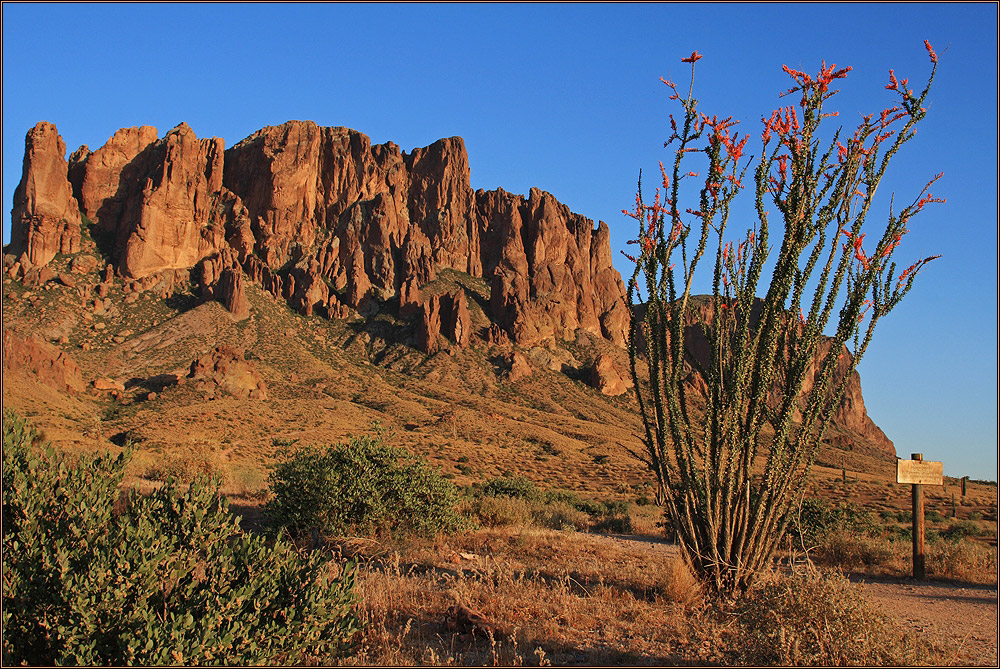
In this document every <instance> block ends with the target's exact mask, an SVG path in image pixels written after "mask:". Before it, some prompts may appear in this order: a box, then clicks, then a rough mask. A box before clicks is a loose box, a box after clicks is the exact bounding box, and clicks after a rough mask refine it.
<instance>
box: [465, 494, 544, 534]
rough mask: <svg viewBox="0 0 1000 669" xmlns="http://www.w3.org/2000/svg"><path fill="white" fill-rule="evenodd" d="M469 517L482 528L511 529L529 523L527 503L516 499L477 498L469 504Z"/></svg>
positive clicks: (529, 512)
mask: <svg viewBox="0 0 1000 669" xmlns="http://www.w3.org/2000/svg"><path fill="white" fill-rule="evenodd" d="M470 510H471V515H472V517H473V519H474V520H476V521H477V522H478V523H479V524H480V525H482V526H483V527H511V526H520V525H528V524H530V523H531V509H530V507H529V506H528V502H526V501H525V500H523V499H518V498H517V497H487V496H484V497H479V498H478V499H476V500H475V501H473V502H472V503H471V509H470Z"/></svg>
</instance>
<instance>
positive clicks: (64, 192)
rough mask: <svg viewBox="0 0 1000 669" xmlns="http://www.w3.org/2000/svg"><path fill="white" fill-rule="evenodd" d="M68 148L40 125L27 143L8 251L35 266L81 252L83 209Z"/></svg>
mask: <svg viewBox="0 0 1000 669" xmlns="http://www.w3.org/2000/svg"><path fill="white" fill-rule="evenodd" d="M67 169H68V167H67V164H66V143H65V142H64V141H63V139H62V137H60V136H59V133H58V131H57V130H56V127H55V126H54V125H52V124H51V123H48V122H46V121H40V122H39V123H38V124H37V125H35V127H34V128H32V129H31V130H29V131H28V134H27V136H26V137H25V138H24V166H23V170H22V173H21V182H20V183H19V184H18V185H17V189H16V190H15V191H14V208H13V209H12V210H11V214H10V217H11V239H10V249H9V252H10V253H12V254H13V255H15V256H20V255H21V254H25V255H26V256H27V260H28V261H29V262H30V263H31V264H32V265H35V266H38V265H45V264H46V263H48V262H49V261H50V260H52V258H54V257H55V255H56V253H75V252H77V251H79V250H80V222H81V219H80V207H79V204H78V203H77V201H76V198H75V197H73V189H72V187H71V186H70V183H69V179H68V178H67Z"/></svg>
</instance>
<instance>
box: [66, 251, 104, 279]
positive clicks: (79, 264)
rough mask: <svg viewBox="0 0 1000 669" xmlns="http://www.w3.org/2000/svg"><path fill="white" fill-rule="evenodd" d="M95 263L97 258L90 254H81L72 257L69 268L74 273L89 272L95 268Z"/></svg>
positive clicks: (96, 263)
mask: <svg viewBox="0 0 1000 669" xmlns="http://www.w3.org/2000/svg"><path fill="white" fill-rule="evenodd" d="M97 265H98V261H97V258H95V257H94V256H92V255H87V254H81V255H78V256H76V257H75V258H73V261H72V262H71V263H70V265H69V269H70V271H71V272H73V273H75V274H90V273H91V272H94V271H96V270H97Z"/></svg>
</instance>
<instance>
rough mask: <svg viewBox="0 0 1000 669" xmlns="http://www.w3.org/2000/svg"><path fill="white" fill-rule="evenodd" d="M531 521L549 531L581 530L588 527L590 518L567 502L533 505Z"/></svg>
mask: <svg viewBox="0 0 1000 669" xmlns="http://www.w3.org/2000/svg"><path fill="white" fill-rule="evenodd" d="M531 516H532V519H533V520H534V522H535V524H536V525H538V526H539V527H543V528H546V529H549V530H570V531H573V530H581V529H585V528H587V527H588V526H589V525H590V516H589V515H587V514H586V513H584V512H583V511H580V510H579V509H577V508H576V507H574V506H572V505H571V504H568V503H567V502H549V503H547V504H537V503H536V504H535V505H534V508H533V509H532V512H531Z"/></svg>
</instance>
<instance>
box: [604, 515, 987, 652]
mask: <svg viewBox="0 0 1000 669" xmlns="http://www.w3.org/2000/svg"><path fill="white" fill-rule="evenodd" d="M593 536H594V537H595V538H597V537H600V538H601V539H604V540H607V541H611V542H615V543H618V544H619V545H622V546H624V545H629V546H631V547H632V548H633V549H636V548H639V547H640V546H641V547H642V549H641V550H644V551H648V552H649V553H650V555H651V556H656V557H659V558H662V557H664V556H672V557H676V558H677V559H680V552H679V549H678V547H677V546H675V545H672V544H667V543H664V542H660V541H656V540H653V539H650V538H647V537H638V536H627V535H610V536H603V537H601V535H593ZM849 577H850V580H851V581H852V582H853V583H855V584H856V586H857V587H858V588H860V589H861V590H862V592H863V593H864V595H865V597H867V598H868V600H869V601H870V602H872V604H874V605H875V606H876V607H877V608H878V609H879V610H881V611H882V612H884V613H886V614H888V615H889V616H891V617H892V618H894V619H895V620H896V622H897V623H898V624H899V625H900V626H901V627H903V628H904V629H907V630H913V631H916V632H919V633H921V634H929V635H934V636H935V637H937V638H938V639H940V640H941V641H943V642H944V644H943V645H945V646H955V647H956V648H957V652H956V655H955V657H954V658H953V659H952V662H950V664H952V665H959V666H986V667H995V666H998V664H997V660H998V656H997V634H998V632H997V628H998V620H997V586H995V585H992V586H991V585H975V584H971V583H948V582H942V581H932V580H927V581H914V580H912V579H899V578H877V577H872V576H859V575H850V576H849Z"/></svg>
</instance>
